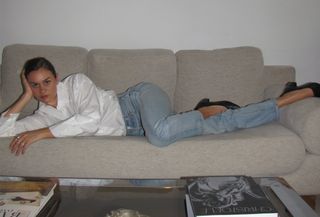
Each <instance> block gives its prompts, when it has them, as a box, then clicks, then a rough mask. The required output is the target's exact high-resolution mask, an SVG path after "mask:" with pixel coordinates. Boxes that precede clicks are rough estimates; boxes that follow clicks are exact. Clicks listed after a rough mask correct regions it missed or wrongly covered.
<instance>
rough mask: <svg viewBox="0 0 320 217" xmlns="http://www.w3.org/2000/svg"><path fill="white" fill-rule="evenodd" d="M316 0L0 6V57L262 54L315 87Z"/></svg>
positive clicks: (124, 0) (13, 1) (122, 0)
mask: <svg viewBox="0 0 320 217" xmlns="http://www.w3.org/2000/svg"><path fill="white" fill-rule="evenodd" d="M319 21H320V1H319V0H27V1H21V0H0V49H1V51H2V49H3V47H4V46H6V45H9V44H11V43H31V44H52V45H72V46H82V47H85V48H88V49H91V48H168V49H172V50H175V51H176V50H180V49H213V48H222V47H233V46H242V45H253V46H258V47H260V48H261V49H262V51H263V54H264V58H265V64H284V65H293V66H294V67H296V70H297V80H298V81H299V82H300V83H302V82H305V81H309V80H310V81H311V80H313V81H320V70H319V69H320V24H319Z"/></svg>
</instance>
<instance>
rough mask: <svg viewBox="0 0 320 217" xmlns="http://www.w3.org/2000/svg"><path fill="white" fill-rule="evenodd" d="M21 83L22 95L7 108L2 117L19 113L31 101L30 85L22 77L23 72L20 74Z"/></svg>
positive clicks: (23, 76)
mask: <svg viewBox="0 0 320 217" xmlns="http://www.w3.org/2000/svg"><path fill="white" fill-rule="evenodd" d="M21 81H22V86H23V93H22V94H21V96H20V97H19V98H18V99H17V100H16V101H15V102H14V103H13V104H12V105H11V106H10V107H9V109H8V110H7V111H6V112H5V114H4V117H8V116H9V115H10V114H14V113H20V112H21V111H22V110H23V108H24V107H25V106H26V105H27V104H28V103H29V102H30V100H31V99H32V96H33V94H32V90H31V88H30V85H29V83H28V81H27V79H26V77H25V75H24V72H23V71H22V73H21Z"/></svg>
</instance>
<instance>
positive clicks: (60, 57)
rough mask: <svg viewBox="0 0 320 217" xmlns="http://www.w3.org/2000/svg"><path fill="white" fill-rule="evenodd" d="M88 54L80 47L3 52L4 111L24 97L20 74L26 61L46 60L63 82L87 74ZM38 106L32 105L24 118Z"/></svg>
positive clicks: (19, 48) (28, 47)
mask: <svg viewBox="0 0 320 217" xmlns="http://www.w3.org/2000/svg"><path fill="white" fill-rule="evenodd" d="M87 52H88V51H87V50H86V49H85V48H80V47H65V46H42V45H25V44H23V45H22V44H14V45H9V46H7V47H5V48H4V49H3V58H2V66H1V97H2V99H1V111H3V110H4V109H5V108H7V107H8V106H10V105H11V104H12V103H13V102H14V101H15V100H16V99H17V98H18V96H19V94H21V93H22V86H21V80H20V73H21V70H22V68H23V65H24V63H25V62H26V60H28V59H31V58H34V57H39V56H42V57H45V58H47V59H48V60H49V61H50V62H52V64H53V65H54V66H55V69H56V71H57V73H58V76H59V77H60V78H64V77H66V76H67V75H69V74H72V73H77V72H82V73H86V71H87ZM36 108H37V102H36V101H35V100H33V101H32V103H30V104H29V105H28V106H27V107H26V108H25V109H24V111H23V113H22V114H21V116H25V115H26V114H30V113H32V112H33V111H34V110H35V109H36Z"/></svg>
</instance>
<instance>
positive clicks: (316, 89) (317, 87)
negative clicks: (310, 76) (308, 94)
mask: <svg viewBox="0 0 320 217" xmlns="http://www.w3.org/2000/svg"><path fill="white" fill-rule="evenodd" d="M304 88H310V89H311V90H312V91H313V95H314V97H320V84H319V83H316V82H309V83H305V84H303V85H300V86H297V84H296V83H295V82H288V83H287V84H286V86H285V88H284V90H283V93H282V94H281V95H280V96H283V95H284V94H286V93H289V92H291V91H294V90H301V89H304Z"/></svg>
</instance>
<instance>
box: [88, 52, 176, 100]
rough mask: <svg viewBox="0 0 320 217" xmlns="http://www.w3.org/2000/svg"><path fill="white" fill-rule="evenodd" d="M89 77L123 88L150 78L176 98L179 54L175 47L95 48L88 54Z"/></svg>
mask: <svg viewBox="0 0 320 217" xmlns="http://www.w3.org/2000/svg"><path fill="white" fill-rule="evenodd" d="M88 66H89V69H88V72H89V74H88V75H89V77H90V78H91V79H92V80H93V81H94V82H95V83H96V84H97V85H98V86H99V87H102V88H105V89H112V90H115V91H116V92H118V93H119V92H123V91H125V90H126V89H127V88H128V87H131V86H133V85H135V84H137V83H139V82H142V81H148V82H152V83H155V84H157V85H159V86H160V87H161V88H163V89H164V90H165V91H166V92H167V93H168V94H169V96H170V99H171V100H173V95H174V90H175V85H176V58H175V55H174V53H173V52H172V51H171V50H165V49H142V50H117V49H94V50H91V51H90V52H89V57H88Z"/></svg>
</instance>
